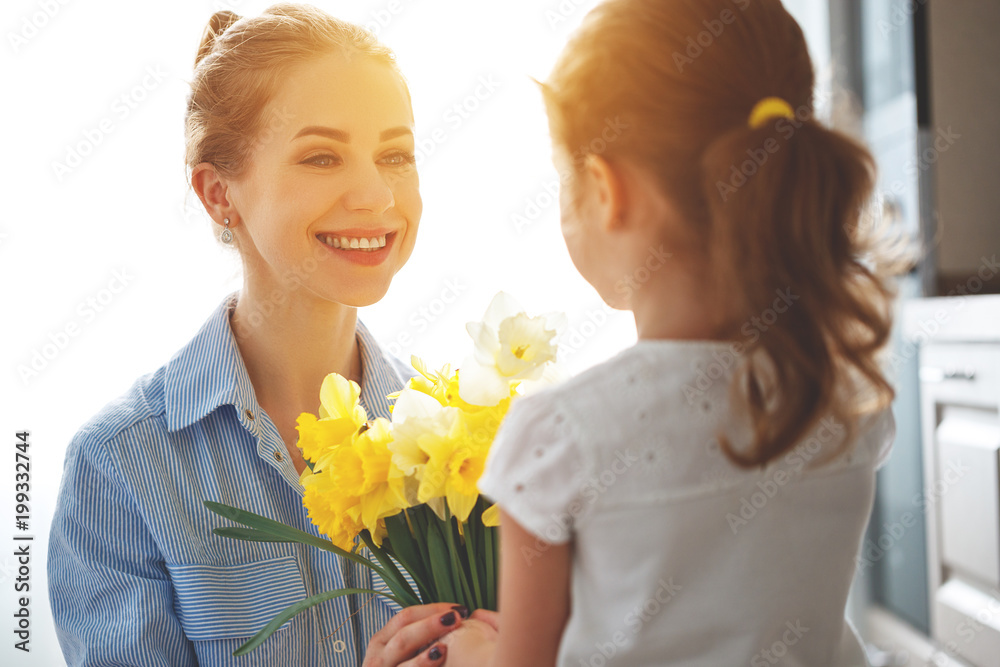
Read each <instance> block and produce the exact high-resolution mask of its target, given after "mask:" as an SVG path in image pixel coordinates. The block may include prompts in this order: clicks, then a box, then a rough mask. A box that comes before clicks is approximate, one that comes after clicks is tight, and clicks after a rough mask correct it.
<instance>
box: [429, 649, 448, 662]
mask: <svg viewBox="0 0 1000 667" xmlns="http://www.w3.org/2000/svg"><path fill="white" fill-rule="evenodd" d="M441 649H442V647H441V646H434V647H432V648H431V650H430V651H428V652H427V657H428V658H430V659H431V660H440V659H441V658H443V657H444V651H442V650H441Z"/></svg>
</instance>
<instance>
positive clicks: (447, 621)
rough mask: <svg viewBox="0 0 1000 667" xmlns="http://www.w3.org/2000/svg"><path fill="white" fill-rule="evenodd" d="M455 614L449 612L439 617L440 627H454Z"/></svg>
mask: <svg viewBox="0 0 1000 667" xmlns="http://www.w3.org/2000/svg"><path fill="white" fill-rule="evenodd" d="M455 619H456V617H455V612H453V611H449V612H448V613H447V614H445V615H444V616H442V617H441V625H444V626H448V625H455Z"/></svg>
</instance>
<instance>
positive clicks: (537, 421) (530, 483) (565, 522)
mask: <svg viewBox="0 0 1000 667" xmlns="http://www.w3.org/2000/svg"><path fill="white" fill-rule="evenodd" d="M575 422H576V420H574V419H572V418H571V416H570V414H568V412H567V411H566V410H564V409H562V408H561V407H559V405H558V402H557V401H555V400H554V399H553V397H552V396H549V395H547V394H536V395H533V396H530V397H526V398H522V399H520V400H518V401H517V402H516V403H514V405H513V406H511V409H510V411H509V412H508V413H507V416H506V418H505V419H504V421H503V423H502V424H501V426H500V430H499V432H498V433H497V437H496V439H495V441H494V442H493V446H492V448H491V450H490V454H489V456H488V457H487V461H486V468H485V471H484V472H483V475H482V477H481V478H480V480H479V490H480V492H481V493H482V494H483V495H485V496H486V498H487V499H489V500H492V501H493V502H496V503H498V504H499V505H500V507H501V508H502V509H503V510H504V512H505V513H506V514H508V515H509V516H511V517H512V518H513V519H514V520H515V521H517V522H518V523H519V524H521V526H523V527H524V528H525V530H527V531H528V532H530V533H532V534H533V535H535V536H536V537H538V538H540V539H542V540H545V541H546V542H549V543H551V544H561V543H564V542H567V541H569V540H570V538H571V537H572V534H573V530H574V526H575V525H576V523H577V522H579V521H580V520H581V519H582V518H583V516H584V515H585V514H586V513H587V511H588V510H589V508H590V505H591V504H592V501H593V499H594V498H596V494H588V493H587V489H588V485H589V484H590V483H591V482H588V480H590V479H592V478H593V475H592V472H591V471H592V468H593V465H592V463H591V462H590V460H589V458H588V457H587V454H586V452H585V451H584V448H583V447H581V446H580V438H579V435H578V434H577V432H576V429H575V428H574V424H575Z"/></svg>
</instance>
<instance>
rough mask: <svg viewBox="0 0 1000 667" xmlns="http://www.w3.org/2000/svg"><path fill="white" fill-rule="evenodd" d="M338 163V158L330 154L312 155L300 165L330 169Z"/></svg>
mask: <svg viewBox="0 0 1000 667" xmlns="http://www.w3.org/2000/svg"><path fill="white" fill-rule="evenodd" d="M339 163H340V158H339V157H337V156H336V155H332V154H330V153H322V154H320V155H313V156H312V157H308V158H306V159H305V160H303V161H302V164H311V165H312V166H314V167H332V166H334V165H336V164H339Z"/></svg>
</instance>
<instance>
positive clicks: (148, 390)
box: [48, 293, 412, 667]
mask: <svg viewBox="0 0 1000 667" xmlns="http://www.w3.org/2000/svg"><path fill="white" fill-rule="evenodd" d="M237 295H238V293H233V294H230V295H229V296H228V297H227V298H226V299H225V300H224V301H223V302H222V303H221V304H220V306H219V307H218V308H217V309H216V311H215V312H214V313H213V314H212V316H211V317H210V318H209V320H208V321H207V322H206V323H205V324H204V326H203V327H202V328H201V330H200V331H199V332H198V334H197V335H196V336H195V337H194V338H193V339H192V340H191V342H190V343H188V344H187V346H185V347H184V348H183V349H181V350H180V351H179V352H178V353H177V354H176V355H174V356H173V358H171V359H170V361H169V362H167V364H166V365H164V366H163V367H161V368H160V369H158V370H157V371H155V372H153V373H150V374H148V375H145V376H143V377H141V378H140V379H139V380H138V381H137V382H136V383H135V385H133V387H132V388H131V389H130V390H129V391H128V392H126V393H125V394H124V395H122V396H121V397H119V398H118V399H116V400H114V401H112V402H111V403H109V404H108V405H107V406H105V407H104V408H103V409H102V410H101V411H100V412H99V413H98V414H97V415H96V416H95V417H94V418H93V419H91V420H90V421H89V422H88V423H87V424H85V425H84V426H83V427H82V428H81V429H80V431H79V432H78V433H77V434H76V435H75V436H74V438H73V441H72V442H71V444H70V446H69V448H68V450H67V453H66V462H65V468H64V471H63V479H62V485H61V488H60V492H59V500H58V504H57V506H56V511H55V516H54V518H53V521H52V532H51V535H50V538H49V539H50V542H49V560H48V571H49V596H50V601H51V604H52V612H53V616H54V618H55V623H56V628H57V633H58V636H59V642H60V644H61V646H62V650H63V653H64V655H65V657H66V660H67V662H68V663H69V664H70V665H87V666H91V665H94V666H96V665H197V664H202V665H268V666H269V667H277V666H279V665H296V666H301V665H317V666H319V665H323V666H341V665H342V666H344V667H346V666H348V665H360V664H361V663H362V662H363V659H364V653H365V648H366V646H367V644H368V641H369V639H370V638H371V636H372V635H373V634H374V633H375V632H376V631H377V630H378V629H380V628H381V627H382V626H383V625H384V624H385V623H386V622H387V621H388V620H389V619H390V618H391V617H392V615H393V614H394V613H396V612H397V611H398V610H399V607H398V606H396V605H395V604H394V603H392V602H389V601H387V600H385V598H382V597H381V596H349V597H348V598H338V599H336V600H331V601H327V602H324V603H322V604H320V605H318V606H315V607H313V608H312V609H311V610H309V611H307V612H305V613H302V614H299V615H298V616H296V617H294V618H293V619H292V620H291V621H289V622H288V623H286V624H285V625H284V626H282V628H280V629H279V630H278V631H277V632H276V633H275V634H274V635H272V636H271V637H270V638H269V639H268V640H267V641H265V642H264V644H262V645H261V646H260V647H259V648H257V649H256V650H255V651H253V652H251V653H250V654H249V655H247V656H243V657H241V658H234V657H233V656H232V653H233V651H234V650H236V648H237V647H238V646H240V645H241V644H243V643H244V642H245V641H246V640H247V639H249V638H250V637H251V636H252V635H254V634H255V633H256V632H257V631H258V630H260V629H261V628H262V627H263V626H264V625H265V624H266V623H267V622H268V621H270V620H271V618H273V617H274V616H275V615H276V614H277V613H278V612H280V611H281V610H283V609H285V608H286V607H288V606H289V605H291V604H293V603H295V602H297V601H299V600H302V599H303V598H306V597H308V596H310V595H314V594H316V593H321V592H323V591H327V590H331V589H335V588H342V587H345V586H350V587H361V588H373V587H375V588H380V589H384V588H385V585H384V584H383V583H382V581H381V580H380V579H379V578H378V576H377V575H373V574H372V573H371V571H370V570H368V569H366V568H362V567H360V566H358V565H356V564H354V563H351V562H349V561H346V560H345V559H342V558H340V557H339V556H336V555H335V554H332V553H329V552H326V551H322V550H320V549H316V548H315V547H307V546H303V545H299V544H287V543H258V542H243V541H240V540H233V539H229V538H225V537H219V536H217V535H214V534H213V533H212V529H213V528H216V527H219V526H226V525H233V524H232V522H230V521H228V520H226V519H223V518H222V517H220V516H218V515H216V514H214V513H212V512H210V511H209V510H208V509H206V508H205V507H204V505H203V504H202V501H204V500H214V501H218V502H221V503H225V504H227V505H233V506H236V507H240V508H243V509H247V510H249V511H251V512H256V513H257V514H262V515H264V516H267V517H270V518H272V519H275V520H277V521H281V522H283V523H285V524H288V525H291V526H295V527H296V528H299V529H301V530H304V531H306V532H309V533H311V534H314V535H315V534H317V531H316V528H315V526H313V524H312V522H311V521H310V520H309V518H308V516H307V514H306V510H305V509H304V508H303V506H302V487H301V485H300V484H299V475H298V473H296V471H295V467H294V465H293V463H292V461H291V459H290V457H289V456H288V455H287V449H286V448H285V445H284V443H283V442H282V439H281V437H280V436H279V434H278V431H277V429H276V428H275V426H274V423H273V422H272V421H271V419H270V417H268V415H267V414H266V413H265V412H264V411H263V410H262V409H261V408H260V406H259V405H258V403H257V399H256V397H255V394H254V390H253V386H252V385H251V384H250V378H249V375H248V374H247V370H246V367H245V366H244V364H243V359H242V357H241V356H240V353H239V350H238V348H237V345H236V339H235V338H234V336H233V332H232V329H231V326H230V321H229V314H230V312H231V310H232V308H233V306H234V305H235V303H236V298H237ZM357 339H358V342H359V346H360V351H361V360H362V382H361V403H362V405H363V406H364V408H365V410H366V411H367V412H368V415H369V418H374V417H389V402H388V400H387V399H386V398H385V396H386V395H387V394H389V393H391V392H394V391H397V390H398V389H400V388H401V387H402V380H401V379H400V374H401V373H405V370H404V366H403V365H402V364H401V363H399V362H398V361H395V360H393V359H390V358H387V356H385V355H383V353H382V351H381V349H380V348H379V346H378V344H377V343H376V341H375V340H374V338H372V336H371V334H370V333H369V332H368V331H367V329H366V328H365V327H364V325H363V324H361V322H358V325H357ZM411 373H412V371H411ZM318 394H319V387H317V404H318Z"/></svg>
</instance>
